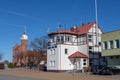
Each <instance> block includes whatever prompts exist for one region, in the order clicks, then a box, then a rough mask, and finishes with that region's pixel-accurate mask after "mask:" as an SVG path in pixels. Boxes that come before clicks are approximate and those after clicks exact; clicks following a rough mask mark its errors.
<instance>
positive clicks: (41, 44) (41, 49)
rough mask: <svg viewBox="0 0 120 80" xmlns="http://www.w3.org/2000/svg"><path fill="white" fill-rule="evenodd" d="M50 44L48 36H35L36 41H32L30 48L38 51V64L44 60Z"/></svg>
mask: <svg viewBox="0 0 120 80" xmlns="http://www.w3.org/2000/svg"><path fill="white" fill-rule="evenodd" d="M47 46H48V36H42V37H40V38H35V39H34V41H32V42H31V43H30V46H29V47H30V48H32V50H33V51H34V50H36V51H37V52H38V54H37V56H36V58H37V64H39V63H40V62H41V61H42V60H44V59H45V57H46V55H45V54H46V50H47Z"/></svg>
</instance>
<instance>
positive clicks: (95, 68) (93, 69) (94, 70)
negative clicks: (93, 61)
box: [92, 65, 106, 74]
mask: <svg viewBox="0 0 120 80" xmlns="http://www.w3.org/2000/svg"><path fill="white" fill-rule="evenodd" d="M103 67H106V66H105V65H99V66H93V68H92V74H98V73H99V71H100V70H101V69H103Z"/></svg>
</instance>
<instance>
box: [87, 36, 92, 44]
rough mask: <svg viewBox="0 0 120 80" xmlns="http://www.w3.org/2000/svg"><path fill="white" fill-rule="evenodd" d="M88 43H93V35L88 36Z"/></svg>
mask: <svg viewBox="0 0 120 80" xmlns="http://www.w3.org/2000/svg"><path fill="white" fill-rule="evenodd" d="M88 41H89V42H92V35H90V34H89V35H88Z"/></svg>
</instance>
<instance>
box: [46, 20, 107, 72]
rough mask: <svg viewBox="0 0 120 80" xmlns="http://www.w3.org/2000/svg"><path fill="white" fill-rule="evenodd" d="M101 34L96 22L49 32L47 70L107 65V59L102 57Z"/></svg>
mask: <svg viewBox="0 0 120 80" xmlns="http://www.w3.org/2000/svg"><path fill="white" fill-rule="evenodd" d="M101 34H102V31H101V29H100V28H99V26H98V25H97V24H96V23H95V22H92V23H88V24H82V26H80V27H72V28H71V29H70V30H58V31H56V32H52V33H49V34H48V36H49V37H50V41H49V46H48V48H47V70H48V71H67V70H72V69H76V70H83V69H84V68H85V67H94V66H99V65H105V64H106V62H105V59H104V58H103V57H101Z"/></svg>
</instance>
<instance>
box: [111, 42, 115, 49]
mask: <svg viewBox="0 0 120 80" xmlns="http://www.w3.org/2000/svg"><path fill="white" fill-rule="evenodd" d="M113 48H114V45H113V41H110V49H113Z"/></svg>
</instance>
